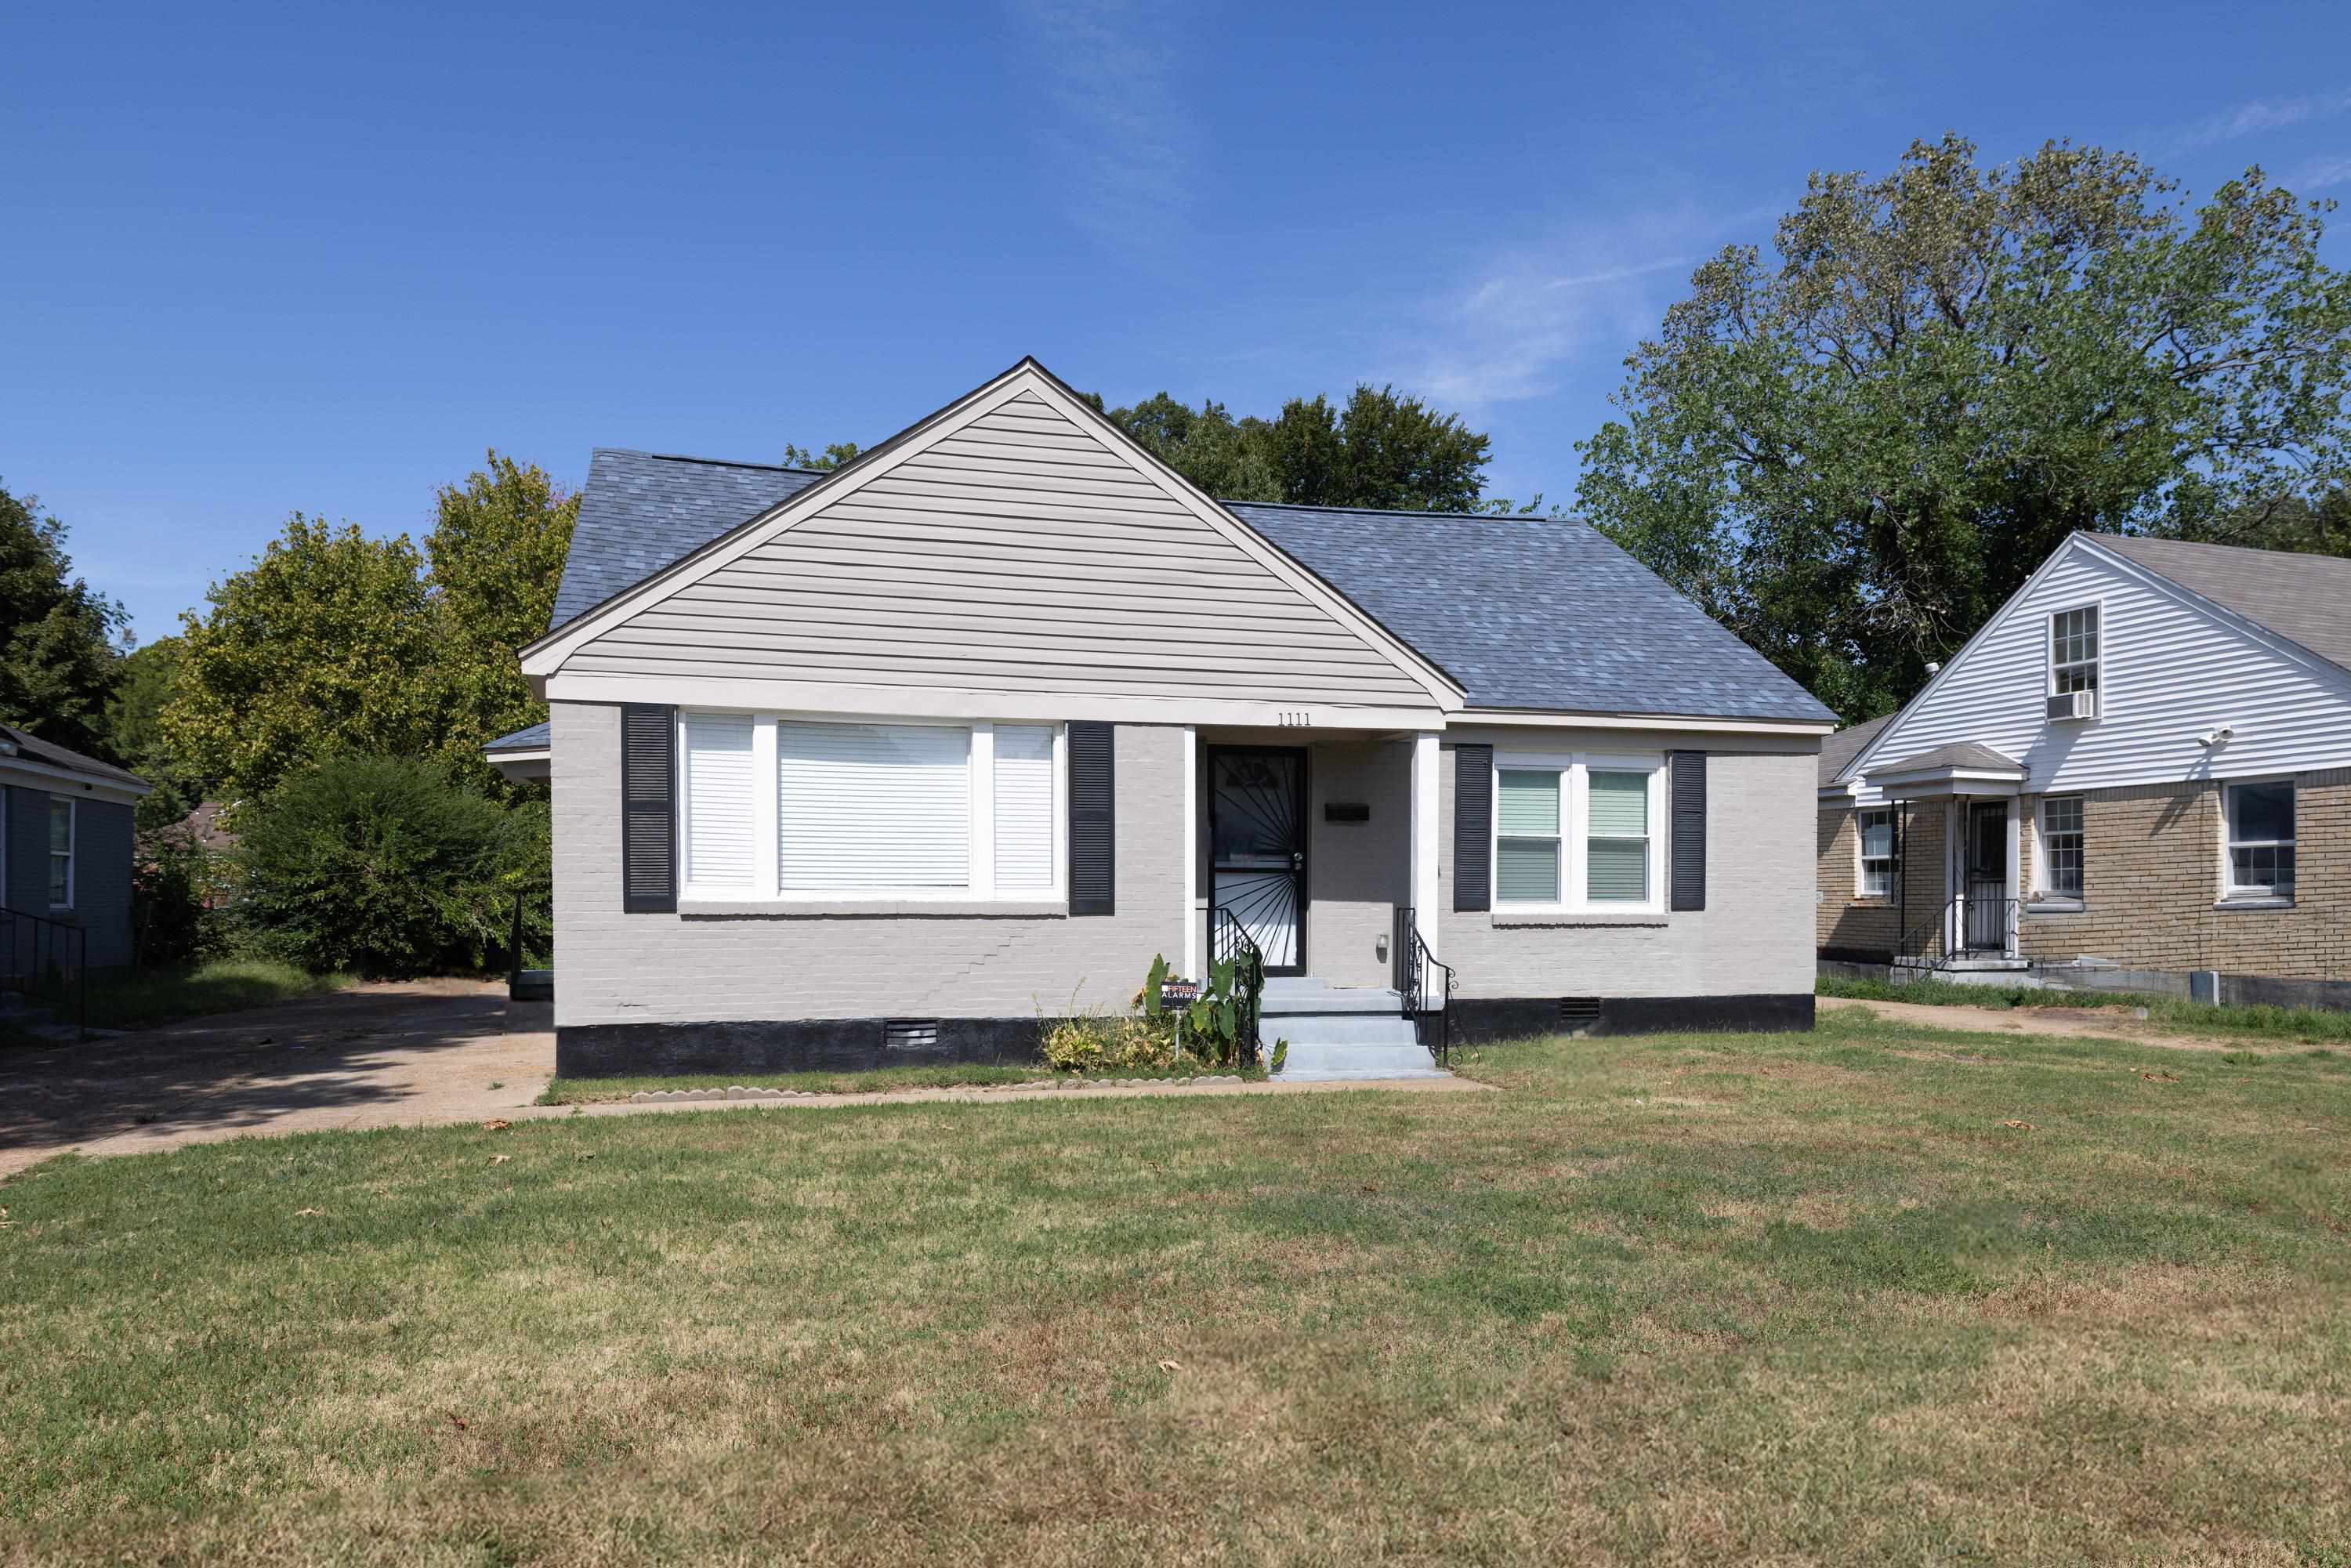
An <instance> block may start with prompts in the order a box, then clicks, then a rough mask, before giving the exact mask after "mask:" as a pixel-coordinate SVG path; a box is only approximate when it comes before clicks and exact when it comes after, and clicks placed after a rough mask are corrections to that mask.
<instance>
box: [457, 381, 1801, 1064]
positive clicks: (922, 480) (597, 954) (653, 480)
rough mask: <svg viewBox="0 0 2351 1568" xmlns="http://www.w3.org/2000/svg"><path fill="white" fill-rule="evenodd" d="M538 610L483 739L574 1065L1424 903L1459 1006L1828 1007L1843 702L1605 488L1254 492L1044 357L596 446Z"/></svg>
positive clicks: (1357, 985) (1623, 1020)
mask: <svg viewBox="0 0 2351 1568" xmlns="http://www.w3.org/2000/svg"><path fill="white" fill-rule="evenodd" d="M555 622H556V624H555V628H554V630H553V631H551V632H549V635H548V636H547V637H546V638H544V639H542V640H541V641H540V642H539V643H537V644H534V645H533V646H532V647H531V648H530V649H528V650H526V652H525V654H524V669H525V672H526V673H527V674H528V675H529V676H530V677H531V679H532V680H533V681H534V683H536V684H537V685H538V686H539V688H540V689H541V690H542V692H543V694H544V695H545V696H546V697H547V698H548V700H549V704H550V706H551V710H552V717H551V720H550V723H549V725H548V726H546V727H540V728H536V729H533V730H530V731H525V732H519V733H517V735H515V736H511V737H504V738H503V739H501V740H500V741H498V742H495V743H493V745H492V746H491V747H490V748H489V755H490V757H491V758H492V759H493V760H494V761H496V762H497V763H498V765H499V766H500V767H501V768H503V769H505V770H507V771H508V772H509V773H511V774H513V775H515V776H517V777H532V776H548V777H550V778H551V787H552V791H553V803H554V813H555V838H556V845H555V863H556V880H555V890H554V892H555V920H556V974H557V978H556V1027H557V1035H558V1041H559V1060H560V1062H561V1070H562V1071H566V1072H580V1071H643V1070H647V1069H661V1068H672V1069H678V1070H695V1071H729V1070H733V1069H736V1068H742V1069H744V1070H751V1069H755V1068H761V1067H768V1068H772V1067H779V1066H795V1065H799V1066H808V1065H832V1066H848V1065H860V1064H867V1063H872V1062H877V1061H890V1060H899V1059H904V1057H905V1056H906V1055H908V1054H909V1053H911V1054H913V1055H922V1054H926V1053H938V1054H960V1055H979V1056H993V1057H1002V1058H1019V1057H1024V1056H1026V1055H1029V1053H1031V1052H1033V1051H1034V1049H1035V1045H1036V1040H1037V1035H1038V1030H1039V1024H1040V1019H1050V1018H1054V1017H1061V1016H1066V1015H1068V1014H1070V1013H1071V1012H1072V1011H1073V1010H1077V1011H1114V1010H1119V1009H1123V1008H1124V1007H1125V1006H1126V1005H1127V1002H1128V999H1129V998H1131V997H1132V996H1133V995H1134V992H1135V989H1136V988H1137V987H1138V986H1139V985H1140V983H1141V981H1142V979H1143V977H1144V972H1145V970H1146V969H1147V968H1148V967H1149V966H1150V963H1151V961H1152V959H1153V957H1154V956H1165V957H1166V958H1167V960H1168V961H1169V963H1170V964H1171V965H1172V966H1174V967H1175V968H1176V969H1177V970H1178V971H1179V972H1182V973H1185V974H1188V975H1192V976H1198V975H1200V974H1202V972H1203V970H1204V968H1205V967H1206V965H1207V961H1208V959H1209V957H1210V956H1211V954H1212V952H1213V950H1214V949H1215V948H1216V947H1217V946H1218V945H1219V944H1221V943H1225V942H1228V941H1229V940H1230V939H1232V937H1233V934H1235V933H1238V934H1239V936H1240V937H1241V938H1242V939H1245V940H1246V941H1247V942H1249V943H1252V944H1254V945H1256V946H1258V947H1259V949H1260V950H1261V951H1262V952H1263V954H1264V956H1265V960H1266V962H1267V964H1268V966H1269V967H1270V970H1271V971H1272V972H1274V973H1276V974H1278V975H1287V976H1294V977H1296V980H1295V981H1294V982H1293V983H1295V984H1300V985H1304V986H1307V987H1310V988H1311V987H1313V986H1315V985H1317V984H1318V983H1322V982H1327V983H1328V984H1329V985H1331V986H1332V987H1336V988H1352V989H1353V990H1354V991H1355V992H1356V993H1357V995H1358V997H1359V998H1360V997H1361V996H1362V995H1363V994H1364V993H1365V992H1373V993H1376V992H1378V991H1380V989H1381V988H1384V987H1385V986H1387V985H1388V983H1389V982H1390V980H1391V979H1392V978H1393V977H1395V974H1396V966H1397V960H1398V957H1399V956H1400V955H1401V954H1402V953H1403V952H1404V951H1405V950H1406V948H1407V947H1416V946H1417V945H1418V944H1421V943H1425V944H1426V946H1427V947H1428V949H1429V950H1430V951H1431V952H1432V954H1433V955H1434V956H1437V958H1438V959H1439V960H1440V961H1442V962H1444V963H1447V964H1449V965H1451V966H1452V967H1453V973H1454V976H1455V980H1456V986H1457V988H1456V991H1455V998H1456V1007H1457V1009H1458V1020H1457V1021H1458V1024H1459V1026H1460V1030H1459V1031H1458V1032H1460V1033H1463V1034H1466V1035H1469V1036H1475V1035H1478V1034H1479V1033H1485V1034H1492V1033H1496V1032H1502V1031H1505V1030H1518V1029H1521V1028H1536V1029H1547V1028H1552V1027H1555V1026H1556V1024H1557V1021H1558V1019H1559V1018H1560V1017H1561V1016H1562V1015H1561V1005H1562V998H1565V999H1567V1000H1569V1001H1571V1002H1573V1004H1574V1005H1575V1006H1576V1007H1578V1008H1582V1007H1584V1006H1585V1004H1587V1003H1589V1004H1591V1006H1592V1007H1593V1009H1596V1011H1594V1012H1593V1013H1592V1014H1591V1016H1590V1017H1587V1018H1583V1019H1582V1021H1584V1022H1587V1023H1596V1024H1597V1026H1598V1027H1604V1028H1634V1027H1641V1026H1643V1025H1645V1024H1663V1023H1709V1024H1720V1025H1726V1026H1731V1027H1739V1026H1745V1027H1789V1026H1792V1025H1794V1026H1801V1025H1802V1024H1805V1023H1808V1022H1809V1020H1810V1019H1811V1006H1812V1004H1811V984H1810V973H1809V955H1808V954H1807V953H1806V952H1805V950H1804V948H1803V946H1802V942H1801V940H1800V939H1799V938H1800V937H1801V934H1802V923H1801V921H1800V920H1797V919H1792V918H1790V917H1789V915H1790V911H1792V910H1799V909H1801V908H1802V907H1804V906H1806V905H1807V904H1808V903H1809V900H1810V897H1811V882H1810V864H1809V861H1808V859H1807V857H1806V850H1805V846H1806V843H1807V842H1808V840H1807V836H1806V834H1805V831H1804V829H1805V823H1806V821H1807V820H1808V818H1809V815H1810V811H1809V805H1808V800H1807V796H1806V790H1807V789H1808V787H1809V785H1810V782H1811V773H1812V769H1813V756H1814V754H1815V753H1816V752H1817V750H1818V747H1819V739H1820V737H1821V736H1822V735H1823V734H1824V733H1826V732H1827V730H1828V728H1829V727H1830V719H1829V716H1828V715H1827V713H1826V711H1825V710H1823V708H1821V706H1820V705H1819V704H1817V703H1816V702H1814V701H1813V699H1812V698H1810V697H1809V696H1808V695H1805V694H1804V693H1803V692H1802V691H1801V690H1800V689H1798V688H1797V687H1795V686H1794V685H1792V683H1790V682H1789V681H1788V680H1787V679H1786V678H1785V677H1784V676H1782V675H1781V674H1779V673H1778V672H1777V671H1775V670H1774V669H1772V668H1771V665H1770V664H1767V663H1766V662H1765V661H1763V660H1762V659H1761V657H1759V656H1758V655H1756V654H1755V653H1752V652H1751V651H1750V650H1748V649H1747V648H1745V647H1744V646H1743V645H1742V644H1740V643H1739V642H1738V640H1737V639H1736V638H1734V637H1732V636H1731V635H1730V634H1729V632H1725V631H1724V630H1723V629H1722V628H1720V627H1719V626H1717V625H1715V624H1714V623H1713V622H1710V621H1708V619H1707V618H1706V617H1705V616H1704V615H1703V614H1702V613H1700V612H1698V611H1697V610H1696V608H1695V607H1693V606H1691V605H1689V604H1688V603H1687V601H1683V600H1681V599H1679V598H1678V597H1677V596H1676V595H1674V594H1673V593H1671V592H1670V591H1668V590H1667V589H1666V588H1665V586H1664V585H1663V584H1662V583H1660V582H1658V581H1657V580H1656V579H1655V578H1654V577H1652V576H1651V575H1650V574H1648V573H1647V572H1646V571H1645V570H1642V569H1641V568H1640V567H1638V566H1637V565H1635V563H1634V562H1632V561H1631V559H1629V558H1627V557H1625V555H1624V554H1623V552H1622V551H1619V550H1617V549H1615V547H1614V545H1612V544H1610V543H1608V542H1607V541H1606V540H1605V539H1604V538H1602V537H1601V536H1599V535H1598V534H1596V533H1595V532H1593V530H1591V529H1590V528H1586V527H1585V526H1583V524H1581V523H1575V522H1562V521H1553V520H1534V519H1510V518H1495V517H1436V516H1432V515H1429V514H1399V513H1378V512H1350V511H1332V510H1329V509H1325V508H1314V507H1266V506H1254V505H1252V506H1238V505H1236V506H1227V505H1225V504H1221V503H1218V502H1217V501H1215V500H1212V499H1210V498H1209V497H1206V496H1203V495H1201V494H1200V493H1199V492H1198V491H1196V490H1195V489H1194V488H1193V487H1192V486H1189V485H1187V484H1186V483H1185V482H1184V481H1183V480H1182V479H1181V478H1179V477H1178V476H1175V474H1174V473H1172V472H1171V471H1170V470H1168V469H1166V468H1165V467H1164V466H1163V465H1160V464H1158V463H1157V462H1156V460H1155V459H1154V458H1152V457H1151V456H1149V455H1147V454H1146V453H1144V451H1143V450H1142V449H1141V448H1140V447H1138V446H1136V445H1135V444H1134V443H1133V442H1131V441H1130V440H1128V439H1127V438H1126V437H1125V436H1124V435H1123V434H1122V433H1120V432H1119V431H1118V430H1117V428H1116V427H1115V426H1113V425H1112V424H1111V423H1109V422H1107V421H1106V420H1104V419H1103V418H1102V416H1101V415H1100V414H1099V413H1096V412H1095V411H1094V410H1093V409H1092V408H1091V407H1090V406H1089V405H1088V404H1087V403H1086V402H1084V400H1082V399H1081V398H1079V397H1078V396H1077V395H1076V394H1074V393H1072V392H1071V391H1070V390H1069V389H1068V388H1067V387H1066V386H1064V385H1062V384H1061V382H1058V381H1056V380H1054V379H1053V378H1052V377H1051V376H1050V375H1048V374H1047V373H1046V372H1045V371H1043V370H1042V369H1041V368H1040V367H1038V366H1036V365H1035V364H1034V363H1033V361H1023V362H1022V363H1021V364H1020V365H1019V366H1016V367H1015V368H1014V369H1013V370H1012V371H1008V372H1007V373H1006V374H1005V375H1003V376H1000V377H998V378H997V379H996V380H994V381H992V382H989V383H987V385H986V386H983V387H981V388H979V389H977V391H976V392H972V393H970V394H968V395H967V396H966V397H964V398H961V399H958V400H957V401H956V402H954V403H951V404H949V405H948V406H947V407H946V408H945V409H942V410H941V411H939V412H938V413H935V414H934V415H932V416H930V417H929V418H928V419H925V420H924V421H922V422H920V423H917V424H915V425H914V426H912V427H910V428H909V429H908V430H907V431H905V432H904V433H902V434H900V435H898V436H897V437H894V438H893V439H892V440H891V441H889V442H887V443H885V444H883V445H882V446H880V447H877V448H875V449H873V450H872V451H871V452H869V453H867V454H865V455H862V456H861V457H860V458H859V459H858V460H857V461H856V462H854V463H852V464H850V465H846V466H844V467H842V468H841V469H839V470H837V471H834V472H832V473H830V474H827V475H823V476H816V475H810V474H806V473H800V472H796V471H790V470H780V469H770V468H760V467H758V466H756V465H726V464H713V463H706V462H701V461H698V460H693V459H681V458H664V457H655V456H652V455H644V454H634V453H621V452H610V451H604V452H599V453H598V455H597V457H596V461H595V463H594V465H591V467H590V476H589V483H588V486H587V489H586V491H585V493H584V494H583V497H582V504H581V510H580V521H579V525H578V528H577V529H576V531H575V534H574V538H573V545H572V554H571V559H570V561H569V565H568V567H567V570H566V575H565V580H564V584H563V587H562V590H561V592H560V593H559V599H558V603H557V610H556V615H555ZM1545 768H1549V769H1550V771H1549V773H1548V774H1546V773H1545V771H1544V769H1545ZM1463 778H1468V779H1472V780H1473V784H1474V787H1473V788H1471V789H1468V790H1467V791H1463V790H1459V789H1457V782H1458V779H1463ZM1498 792H1499V793H1506V794H1508V795H1509V797H1510V800H1513V801H1520V800H1531V799H1533V798H1534V797H1536V796H1542V797H1543V798H1544V799H1545V800H1548V802H1549V806H1548V810H1550V812H1551V818H1550V819H1549V821H1550V826H1549V829H1548V831H1550V833H1551V835H1552V838H1551V840H1550V841H1549V845H1548V847H1547V848H1546V847H1545V846H1544V845H1542V844H1540V843H1531V842H1530V841H1527V839H1526V832H1525V829H1526V824H1525V822H1523V821H1519V820H1518V819H1517V818H1515V817H1514V818H1512V819H1511V823H1510V824H1503V823H1500V822H1499V820H1498V819H1497V818H1496V816H1495V815H1494V813H1493V812H1492V810H1491V809H1490V808H1491V803H1492V801H1493V800H1495V798H1496V797H1497V794H1498ZM1513 809H1514V810H1516V808H1515V807H1514V808H1513ZM1504 826H1509V828H1510V831H1508V832H1503V831H1501V829H1502V827H1504ZM1498 834H1499V837H1498ZM1464 845H1468V846H1471V847H1470V850H1469V852H1468V856H1467V858H1466V859H1464V857H1463V854H1462V846H1464ZM1498 845H1499V848H1498V847H1497V846H1498ZM1546 856H1548V857H1549V859H1548V860H1546V859H1545V857H1546ZM1498 857H1499V860H1500V861H1501V862H1504V863H1506V864H1507V865H1508V866H1509V867H1510V868H1511V870H1510V875H1509V876H1508V877H1506V878H1504V879H1502V880H1501V881H1497V880H1495V879H1494V877H1493V876H1492V875H1491V867H1492V866H1493V864H1494V863H1495V862H1496V860H1497V858H1498ZM1540 864H1548V865H1550V866H1551V867H1552V880H1551V881H1550V882H1548V883H1544V882H1543V881H1542V879H1541V876H1539V875H1536V874H1534V871H1535V868H1537V867H1538V866H1539V865H1540ZM1465 867H1466V868H1467V869H1465ZM1783 936H1784V937H1785V939H1783Z"/></svg>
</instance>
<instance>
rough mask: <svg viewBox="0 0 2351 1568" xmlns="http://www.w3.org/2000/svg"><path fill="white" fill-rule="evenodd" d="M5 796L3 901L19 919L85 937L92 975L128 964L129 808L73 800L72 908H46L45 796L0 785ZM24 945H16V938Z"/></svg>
mask: <svg viewBox="0 0 2351 1568" xmlns="http://www.w3.org/2000/svg"><path fill="white" fill-rule="evenodd" d="M0 788H5V789H6V790H7V795H8V806H7V812H8V821H7V833H8V855H7V859H8V865H7V886H6V888H5V890H0V892H5V904H6V905H7V907H8V908H10V909H12V910H16V911H18V912H20V913H22V914H26V915H41V916H45V917H47V918H49V919H53V920H59V921H63V922H64V923H66V924H68V925H78V926H79V927H81V928H82V930H84V931H85V932H87V933H88V934H89V935H88V942H89V966H90V967H92V968H94V969H106V968H115V967H120V966H122V965H126V964H129V963H130V962H131V853H132V848H131V808H130V807H129V806H127V805H122V804H120V803H118V802H116V801H111V800H92V799H90V798H89V797H88V796H74V797H72V799H73V800H75V802H76V818H75V843H74V903H73V907H72V908H71V909H52V908H50V907H49V792H48V791H47V790H45V789H23V788H21V787H18V786H15V785H8V786H0ZM19 940H20V941H21V940H23V938H21V937H20V938H19Z"/></svg>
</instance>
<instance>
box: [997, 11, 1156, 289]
mask: <svg viewBox="0 0 2351 1568" xmlns="http://www.w3.org/2000/svg"><path fill="white" fill-rule="evenodd" d="M1012 4H1013V11H1014V14H1015V15H1016V16H1019V19H1020V21H1021V23H1022V24H1023V26H1025V27H1026V29H1027V31H1028V33H1029V37H1030V38H1031V40H1032V41H1033V42H1034V44H1035V46H1036V50H1037V62H1038V65H1039V67H1040V72H1041V77H1042V85H1043V88H1044V90H1045V92H1046V95H1047V96H1048V98H1049V99H1050V100H1051V101H1052V103H1053V105H1054V107H1055V109H1056V110H1058V111H1059V115H1060V120H1061V123H1060V124H1059V125H1058V126H1057V127H1056V128H1055V130H1054V132H1053V135H1052V138H1051V145H1052V149H1053V153H1054V156H1053V157H1052V159H1051V162H1052V163H1053V165H1054V166H1055V167H1056V170H1057V174H1058V177H1060V178H1061V179H1063V180H1065V181H1066V182H1067V183H1068V192H1069V211H1070V215H1071V217H1072V218H1073V219H1075V220H1076V221H1077V222H1078V223H1080V224H1081V225H1084V226H1085V227H1087V228H1089V229H1092V231H1093V232H1094V233H1095V234H1096V235H1099V236H1101V237H1102V239H1104V240H1105V241H1107V242H1109V243H1110V244H1112V245H1113V246H1117V247H1119V248H1121V249H1124V250H1130V251H1148V250H1151V249H1154V248H1155V247H1157V246H1161V245H1164V244H1165V242H1166V241H1167V240H1168V239H1169V238H1170V237H1171V236H1172V235H1174V234H1175V232H1176V231H1177V230H1178V229H1179V228H1180V227H1181V226H1182V225H1183V221H1184V208H1185V204H1186V190H1187V189H1188V187H1189V184H1190V181H1189V178H1188V175H1189V173H1190V167H1191V163H1190V159H1189V156H1188V155H1187V153H1186V147H1187V146H1188V145H1190V143H1191V137H1190V135H1189V131H1190V125H1191V122H1190V120H1189V118H1188V116H1187V115H1186V112H1185V110H1184V108H1183V100H1182V98H1181V95H1179V94H1178V93H1177V92H1176V91H1175V85H1174V76H1175V59H1176V47H1175V26H1174V22H1175V17H1176V16H1177V15H1178V13H1176V12H1175V11H1173V10H1171V9H1169V8H1165V7H1156V8H1155V7H1151V6H1147V5H1142V4H1139V3H1137V0H1012Z"/></svg>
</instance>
